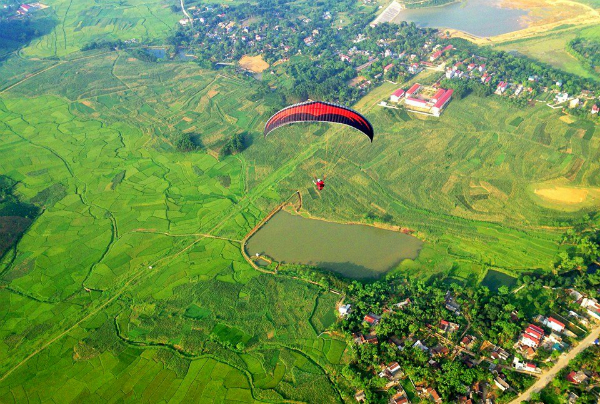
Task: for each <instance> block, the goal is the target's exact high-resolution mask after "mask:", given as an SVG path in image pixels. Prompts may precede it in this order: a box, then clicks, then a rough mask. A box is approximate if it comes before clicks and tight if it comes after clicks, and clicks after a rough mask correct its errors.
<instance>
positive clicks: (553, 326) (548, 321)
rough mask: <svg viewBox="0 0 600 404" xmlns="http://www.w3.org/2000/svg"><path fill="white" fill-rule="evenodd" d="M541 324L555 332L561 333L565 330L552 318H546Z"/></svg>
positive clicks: (562, 325)
mask: <svg viewBox="0 0 600 404" xmlns="http://www.w3.org/2000/svg"><path fill="white" fill-rule="evenodd" d="M543 324H544V325H545V326H546V327H548V328H550V329H551V330H553V331H556V332H563V330H564V329H565V325H564V324H563V323H561V322H560V321H558V320H557V319H555V318H554V317H548V318H547V319H545V320H544V322H543Z"/></svg>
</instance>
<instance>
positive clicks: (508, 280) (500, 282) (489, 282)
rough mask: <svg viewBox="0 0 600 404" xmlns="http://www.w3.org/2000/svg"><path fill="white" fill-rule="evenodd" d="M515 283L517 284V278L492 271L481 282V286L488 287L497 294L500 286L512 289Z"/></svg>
mask: <svg viewBox="0 0 600 404" xmlns="http://www.w3.org/2000/svg"><path fill="white" fill-rule="evenodd" d="M515 283H517V278H514V277H512V276H510V275H506V274H505V273H503V272H499V271H494V270H493V269H490V270H489V271H488V272H487V274H486V275H485V278H483V280H482V281H481V286H485V287H487V288H488V289H489V290H490V291H492V292H497V291H498V289H500V286H508V288H509V289H510V288H512V287H513V286H514V285H515Z"/></svg>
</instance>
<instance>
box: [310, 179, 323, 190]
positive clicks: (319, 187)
mask: <svg viewBox="0 0 600 404" xmlns="http://www.w3.org/2000/svg"><path fill="white" fill-rule="evenodd" d="M313 183H314V184H315V185H316V186H317V189H318V190H319V191H322V190H323V188H325V181H323V180H322V179H320V178H318V179H317V180H316V181H313Z"/></svg>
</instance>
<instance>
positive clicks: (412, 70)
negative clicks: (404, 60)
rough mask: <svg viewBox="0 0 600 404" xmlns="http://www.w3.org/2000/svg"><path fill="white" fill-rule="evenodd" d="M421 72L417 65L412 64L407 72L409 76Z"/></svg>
mask: <svg viewBox="0 0 600 404" xmlns="http://www.w3.org/2000/svg"><path fill="white" fill-rule="evenodd" d="M420 71H421V68H420V67H419V64H418V63H413V64H411V65H410V66H409V67H408V72H409V73H410V74H417V73H419V72H420Z"/></svg>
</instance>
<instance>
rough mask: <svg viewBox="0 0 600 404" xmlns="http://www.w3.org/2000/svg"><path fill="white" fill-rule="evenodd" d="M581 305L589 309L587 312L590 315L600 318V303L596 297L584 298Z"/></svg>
mask: <svg viewBox="0 0 600 404" xmlns="http://www.w3.org/2000/svg"><path fill="white" fill-rule="evenodd" d="M581 307H583V308H584V309H587V314H588V315H589V316H590V317H592V318H594V319H596V320H600V304H598V302H597V301H596V299H589V298H587V297H585V298H583V299H582V300H581Z"/></svg>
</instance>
